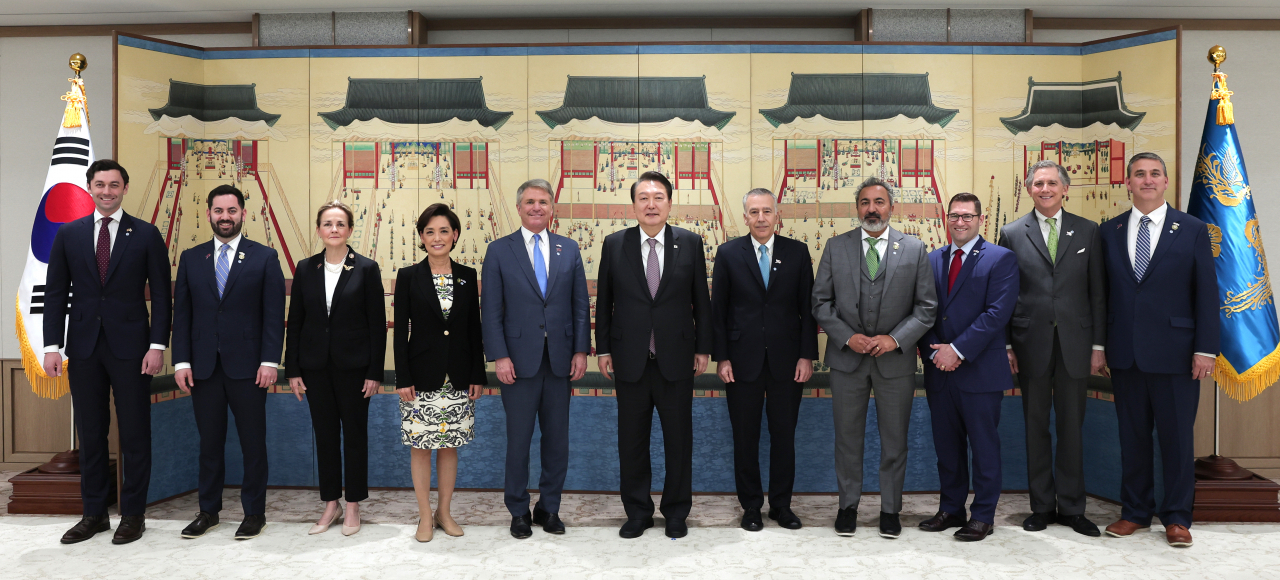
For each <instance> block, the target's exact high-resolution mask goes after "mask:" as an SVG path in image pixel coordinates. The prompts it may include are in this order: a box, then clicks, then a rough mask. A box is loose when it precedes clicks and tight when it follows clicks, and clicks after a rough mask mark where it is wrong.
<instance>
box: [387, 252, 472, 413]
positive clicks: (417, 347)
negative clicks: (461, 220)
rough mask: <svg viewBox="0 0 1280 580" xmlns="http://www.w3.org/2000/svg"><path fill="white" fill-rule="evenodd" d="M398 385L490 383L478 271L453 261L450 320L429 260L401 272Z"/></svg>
mask: <svg viewBox="0 0 1280 580" xmlns="http://www.w3.org/2000/svg"><path fill="white" fill-rule="evenodd" d="M394 306H395V323H396V324H395V332H394V335H395V338H394V340H395V357H396V386H397V387H400V388H404V387H408V386H413V387H414V389H416V390H418V391H435V390H439V389H440V388H441V387H443V386H444V377H445V374H446V373H447V374H448V375H449V380H450V382H451V383H452V384H453V388H454V389H456V390H459V391H465V390H467V388H468V386H470V385H487V384H489V383H488V378H487V375H486V373H485V368H484V340H483V338H482V335H483V332H484V331H483V329H482V328H481V325H480V293H479V287H478V285H477V284H476V270H475V268H468V267H466V266H463V265H462V264H459V263H457V262H453V306H452V307H450V308H449V319H448V320H445V318H444V313H443V311H442V310H440V299H439V298H438V297H437V296H436V288H435V283H434V281H433V280H432V279H431V266H430V265H429V264H427V262H426V261H423V262H421V263H418V264H415V265H413V266H409V267H407V268H401V269H400V273H399V274H398V275H397V276H396V297H395V302H394Z"/></svg>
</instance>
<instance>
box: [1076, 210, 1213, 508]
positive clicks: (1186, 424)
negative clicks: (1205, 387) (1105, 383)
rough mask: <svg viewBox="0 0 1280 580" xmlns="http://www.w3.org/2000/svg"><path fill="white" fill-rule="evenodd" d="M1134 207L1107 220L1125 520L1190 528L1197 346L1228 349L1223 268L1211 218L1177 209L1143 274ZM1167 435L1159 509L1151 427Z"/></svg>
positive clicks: (1111, 356)
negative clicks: (1136, 258)
mask: <svg viewBox="0 0 1280 580" xmlns="http://www.w3.org/2000/svg"><path fill="white" fill-rule="evenodd" d="M1132 211H1133V210H1130V211H1127V212H1125V213H1123V214H1120V215H1119V216H1116V217H1115V218H1114V219H1111V220H1110V221H1107V222H1106V223H1104V224H1102V226H1101V232H1102V246H1103V249H1104V251H1105V258H1106V264H1107V280H1108V284H1109V289H1110V293H1109V299H1108V302H1107V366H1108V367H1110V368H1111V373H1112V379H1111V382H1112V386H1113V388H1114V391H1115V398H1116V413H1117V414H1118V415H1119V417H1118V418H1119V424H1120V458H1121V463H1122V464H1123V470H1122V479H1121V484H1120V501H1121V503H1122V504H1123V509H1122V510H1121V513H1120V517H1121V518H1123V519H1126V520H1129V521H1131V522H1134V523H1136V524H1139V525H1144V526H1145V525H1149V524H1150V523H1151V517H1152V516H1153V515H1159V516H1160V521H1161V522H1162V523H1164V525H1166V526H1169V525H1172V524H1181V525H1183V526H1187V527H1190V526H1191V507H1192V503H1193V501H1194V499H1195V465H1194V464H1195V452H1194V450H1193V437H1192V435H1193V432H1192V428H1193V426H1194V425H1195V421H1196V408H1197V407H1198V406H1199V402H1200V383H1199V381H1195V380H1193V379H1192V378H1191V360H1192V356H1193V354H1194V353H1197V352H1201V353H1207V354H1210V355H1214V356H1216V355H1217V354H1218V351H1219V343H1218V340H1219V333H1220V329H1219V325H1220V322H1219V318H1218V315H1219V312H1218V275H1217V272H1216V271H1215V270H1214V263H1213V253H1212V251H1211V249H1210V244H1209V231H1208V228H1207V227H1206V226H1205V224H1204V222H1202V221H1200V220H1199V219H1196V218H1195V217H1192V216H1190V215H1188V214H1185V213H1183V212H1180V211H1178V210H1176V209H1173V208H1172V207H1171V208H1168V210H1167V213H1166V214H1165V219H1164V223H1163V227H1162V231H1161V232H1160V238H1159V240H1158V241H1157V243H1156V247H1155V251H1154V252H1153V253H1152V255H1151V261H1150V262H1149V264H1148V265H1147V270H1146V272H1145V273H1144V275H1143V278H1142V280H1138V279H1137V278H1136V277H1135V275H1134V272H1133V265H1132V263H1131V260H1130V258H1129V249H1128V229H1129V217H1130V215H1129V214H1130V212H1132ZM1153 427H1154V428H1155V430H1156V431H1157V432H1158V434H1159V437H1160V454H1161V464H1162V465H1163V467H1164V506H1163V509H1162V510H1160V511H1159V512H1158V513H1157V512H1156V506H1155V491H1154V473H1153V471H1154V468H1153V465H1152V463H1153V458H1152V437H1151V430H1152V428H1153Z"/></svg>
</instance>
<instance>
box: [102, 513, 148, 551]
mask: <svg viewBox="0 0 1280 580" xmlns="http://www.w3.org/2000/svg"><path fill="white" fill-rule="evenodd" d="M145 531H147V516H121V517H120V525H118V526H116V535H115V537H114V538H111V543H112V544H115V545H117V546H119V545H121V544H128V543H129V542H133V541H135V540H137V539H138V538H141V537H142V532H145Z"/></svg>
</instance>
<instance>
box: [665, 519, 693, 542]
mask: <svg viewBox="0 0 1280 580" xmlns="http://www.w3.org/2000/svg"><path fill="white" fill-rule="evenodd" d="M687 535H689V526H687V525H685V523H684V519H678V520H673V519H671V518H667V537H668V538H683V537H685V536H687Z"/></svg>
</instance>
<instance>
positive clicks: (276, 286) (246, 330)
mask: <svg viewBox="0 0 1280 580" xmlns="http://www.w3.org/2000/svg"><path fill="white" fill-rule="evenodd" d="M207 203H208V206H209V210H208V217H209V225H210V226H212V227H213V240H212V241H209V242H205V243H203V244H200V245H198V246H196V247H194V248H191V249H189V250H187V251H185V252H183V253H182V258H181V260H180V261H179V262H178V277H177V279H176V280H175V283H174V299H173V363H174V367H175V368H176V369H177V373H176V376H175V378H176V379H177V381H178V386H179V387H180V388H182V391H183V392H185V393H190V394H191V405H192V407H193V408H194V411H195V416H196V429H197V430H198V431H199V432H200V512H199V513H197V514H196V518H195V520H194V521H192V522H191V524H190V525H188V526H187V527H186V528H185V529H183V530H182V537H184V538H188V539H191V538H198V537H201V536H203V535H204V534H205V532H207V531H208V530H210V529H212V528H214V527H217V525H218V512H219V511H221V510H222V485H223V481H224V479H225V475H226V465H225V463H226V462H225V452H224V449H223V447H224V444H225V443H226V440H227V408H228V407H230V408H231V412H232V413H234V414H235V417H236V431H237V433H238V434H239V435H240V450H241V452H242V453H243V454H244V479H243V480H242V482H241V486H240V501H241V503H243V504H244V521H243V522H242V523H241V524H240V528H239V529H238V530H236V536H235V537H236V539H237V540H247V539H250V538H256V537H258V535H259V534H261V533H262V528H263V527H264V526H266V517H265V515H264V514H265V512H266V494H267V441H266V438H267V388H268V387H270V386H271V385H272V384H274V383H275V382H276V370H277V368H278V367H279V364H280V353H281V350H282V349H283V347H284V274H283V272H281V270H280V258H279V257H278V256H277V255H276V251H275V249H273V248H270V247H267V246H264V245H262V244H259V243H256V242H253V241H251V240H249V239H246V238H244V237H243V236H241V235H240V229H241V228H242V227H243V226H244V194H243V193H240V190H238V189H236V188H235V187H233V186H231V185H219V186H218V187H216V188H214V189H213V191H211V192H209V198H208V201H207Z"/></svg>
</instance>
